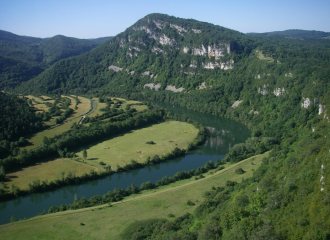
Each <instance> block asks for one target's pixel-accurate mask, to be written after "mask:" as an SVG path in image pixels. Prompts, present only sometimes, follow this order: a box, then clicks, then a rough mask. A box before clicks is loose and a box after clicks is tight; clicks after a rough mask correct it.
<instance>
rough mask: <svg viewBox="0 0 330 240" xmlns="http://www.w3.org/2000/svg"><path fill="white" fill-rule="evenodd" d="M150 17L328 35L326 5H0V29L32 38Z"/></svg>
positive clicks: (78, 33) (100, 0)
mask: <svg viewBox="0 0 330 240" xmlns="http://www.w3.org/2000/svg"><path fill="white" fill-rule="evenodd" d="M150 13H163V14H168V15H170V16H175V17H180V18H192V19H196V20H198V21H202V22H209V23H212V24H215V25H220V26H223V27H226V28H230V29H233V30H236V31H240V32H243V33H247V32H271V31H282V30H287V29H303V30H317V31H325V32H330V14H329V13H330V1H329V0H313V1H312V0H299V1H298V0H227V1H223V0H203V1H202V0H181V1H180V0H166V1H165V0H162V1H158V0H121V1H119V0H115V1H114V0H79V1H78V0H65V1H64V0H0V30H4V31H8V32H12V33H14V34H17V35H24V36H32V37H41V38H46V37H53V36H55V35H58V34H61V35H65V36H68V37H75V38H86V39H88V38H98V37H106V36H115V35H117V34H118V33H120V32H123V31H125V30H126V28H128V27H130V26H131V25H133V24H134V23H135V22H136V21H138V20H139V19H141V18H143V17H145V16H146V15H148V14H150Z"/></svg>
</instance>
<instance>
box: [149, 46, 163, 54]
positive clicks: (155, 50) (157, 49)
mask: <svg viewBox="0 0 330 240" xmlns="http://www.w3.org/2000/svg"><path fill="white" fill-rule="evenodd" d="M151 51H152V52H154V53H162V52H163V49H160V48H158V47H154V48H153V49H152V50H151Z"/></svg>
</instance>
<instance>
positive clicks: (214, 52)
mask: <svg viewBox="0 0 330 240" xmlns="http://www.w3.org/2000/svg"><path fill="white" fill-rule="evenodd" d="M226 51H227V52H228V54H230V44H225V43H223V44H219V45H218V46H216V45H209V46H207V49H206V48H205V47H204V45H202V46H201V47H200V48H193V54H194V55H201V56H203V55H207V56H208V57H209V58H211V57H215V59H219V57H222V56H224V55H225V52H226ZM187 52H188V51H187Z"/></svg>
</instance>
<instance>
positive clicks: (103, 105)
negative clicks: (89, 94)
mask: <svg viewBox="0 0 330 240" xmlns="http://www.w3.org/2000/svg"><path fill="white" fill-rule="evenodd" d="M93 100H94V102H95V104H96V109H95V111H94V112H92V113H91V114H89V115H88V116H89V117H95V116H97V115H102V114H103V113H104V112H102V111H100V109H101V108H105V107H106V106H107V104H106V103H105V102H104V103H100V102H99V99H98V98H93Z"/></svg>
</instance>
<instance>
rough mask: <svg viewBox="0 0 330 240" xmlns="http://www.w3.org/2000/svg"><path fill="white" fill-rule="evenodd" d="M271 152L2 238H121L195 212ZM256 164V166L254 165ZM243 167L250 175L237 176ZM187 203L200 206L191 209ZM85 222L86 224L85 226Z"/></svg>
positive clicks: (25, 224) (0, 230) (12, 228)
mask: <svg viewBox="0 0 330 240" xmlns="http://www.w3.org/2000/svg"><path fill="white" fill-rule="evenodd" d="M267 155H268V153H264V154H262V155H258V156H256V157H252V158H249V159H246V160H244V161H242V162H239V163H236V164H233V165H230V164H227V165H226V167H225V169H224V170H221V171H218V172H216V171H212V172H213V174H210V173H208V174H205V178H204V179H200V180H195V179H194V178H191V179H187V180H183V181H179V182H176V183H173V184H170V185H167V186H163V187H160V188H159V189H157V190H148V191H143V192H142V193H140V194H136V195H133V196H131V197H129V198H127V199H125V200H124V201H122V202H118V203H113V206H112V207H108V205H103V206H97V207H92V208H86V209H80V210H75V211H66V212H61V213H55V214H49V215H44V216H38V217H35V218H32V219H28V220H25V221H21V222H17V223H10V224H6V225H3V226H0V235H1V236H2V239H121V238H120V234H121V233H122V231H123V230H124V229H125V228H126V227H127V226H129V224H131V223H133V222H135V221H141V220H146V219H151V218H157V219H160V218H165V219H168V215H169V214H174V215H175V217H179V216H182V215H183V214H185V213H192V212H193V211H194V209H195V208H196V207H197V206H198V205H199V203H201V202H202V201H203V193H204V192H205V191H208V190H211V187H212V186H214V187H220V186H224V185H225V182H226V181H227V180H231V181H237V182H240V181H241V180H242V178H248V177H251V176H252V174H253V170H254V169H257V168H258V167H259V166H260V164H261V162H262V161H261V160H262V158H263V157H265V156H267ZM252 162H253V165H252ZM238 167H242V168H243V169H244V170H245V171H246V173H244V174H242V175H239V174H236V173H235V170H236V169H237V168H238ZM187 200H191V201H192V202H194V203H196V205H195V206H188V205H187V204H186V202H187ZM81 223H83V224H84V225H81Z"/></svg>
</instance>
